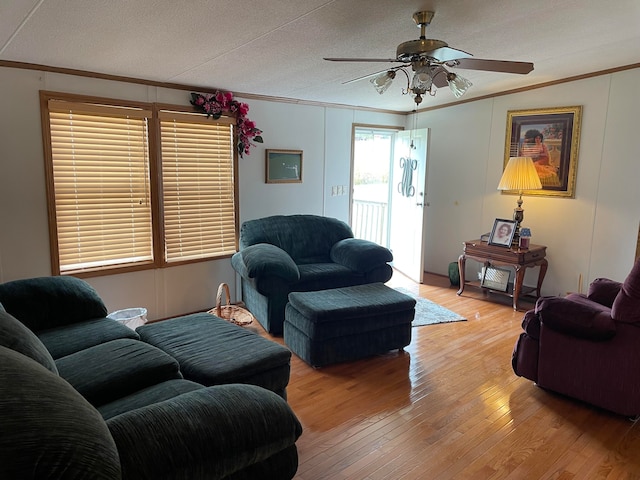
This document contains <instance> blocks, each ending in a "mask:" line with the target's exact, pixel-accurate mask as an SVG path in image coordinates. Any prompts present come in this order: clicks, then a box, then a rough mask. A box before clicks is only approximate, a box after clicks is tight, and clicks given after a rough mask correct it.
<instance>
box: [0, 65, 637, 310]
mask: <svg viewBox="0 0 640 480" xmlns="http://www.w3.org/2000/svg"><path fill="white" fill-rule="evenodd" d="M638 84H640V69H635V70H628V71H625V72H620V73H615V74H611V75H604V76H600V77H594V78H591V79H585V80H580V81H577V82H571V83H566V84H561V85H556V86H552V87H546V88H542V89H537V90H531V91H528V92H523V93H518V94H513V95H507V96H502V97H496V98H493V99H485V100H480V101H476V102H470V103H466V104H462V105H458V106H452V107H447V108H442V109H438V110H434V111H427V112H423V113H421V114H420V115H419V118H418V121H417V127H418V128H424V127H428V128H430V129H431V134H430V139H431V141H430V152H429V171H428V188H427V202H428V204H429V207H428V208H427V211H426V217H427V226H428V228H427V234H426V238H425V242H426V243H425V245H426V250H425V269H426V270H427V271H430V272H435V273H441V274H446V273H447V267H448V264H449V262H451V261H455V260H456V259H457V257H458V256H459V254H460V253H461V248H462V242H463V241H464V240H470V239H473V238H477V237H478V236H479V235H480V234H482V233H484V232H487V231H489V230H490V229H491V226H492V225H493V220H494V219H495V218H496V217H503V218H509V217H510V216H511V215H512V212H513V208H514V207H515V202H516V197H514V196H512V195H502V194H500V193H499V192H498V191H497V190H496V186H497V184H498V180H499V178H500V175H501V172H502V165H503V151H504V140H505V132H506V115H507V111H508V110H519V109H529V108H544V107H555V106H570V105H582V106H583V118H582V136H581V139H580V152H579V158H578V172H577V188H576V198H575V199H566V198H551V197H525V198H524V205H523V207H524V209H525V221H524V224H526V225H527V226H529V227H530V228H531V229H532V231H533V235H534V238H533V239H534V243H542V244H545V245H547V246H548V259H549V262H550V265H549V270H548V273H547V278H546V279H545V282H544V285H543V293H544V294H547V295H552V294H558V293H564V292H566V291H569V290H577V288H578V277H579V275H581V274H582V276H583V278H584V281H583V290H584V289H586V287H587V284H588V281H590V280H593V278H595V277H598V276H607V277H610V278H615V279H619V280H622V279H623V278H624V277H625V276H626V274H627V273H628V271H629V269H630V268H631V264H632V262H633V257H634V253H635V246H636V238H637V233H638V223H639V220H640V189H638V186H637V184H638V180H639V179H640V162H638V158H637V153H636V149H635V148H634V147H635V135H636V131H635V126H636V122H635V116H636V115H637V112H639V111H640V96H638V95H636V94H635V93H634V92H635V90H636V86H637V85H638ZM41 89H42V90H54V91H64V92H73V93H78V94H87V95H96V96H105V97H114V98H122V99H131V100H141V101H158V102H163V103H176V104H185V105H186V104H187V103H188V100H189V92H186V91H181V90H173V89H165V88H156V87H150V86H143V85H136V84H127V83H122V82H112V81H107V80H98V79H91V78H85V77H73V76H68V75H60V74H55V73H43V72H37V71H30V70H20V69H11V68H5V67H3V68H0V111H1V112H2V115H0V225H2V228H1V229H0V281H2V282H5V281H9V280H14V279H18V278H27V277H34V276H42V275H50V274H51V270H50V260H49V237H48V222H47V206H46V194H45V179H44V163H43V153H42V137H41V129H40V108H39V103H38V91H39V90H41ZM439 94H441V95H447V94H448V92H446V91H442V92H439ZM248 103H249V105H250V112H249V117H250V118H251V119H253V120H255V121H256V123H257V125H258V127H259V128H261V129H262V130H264V134H263V136H264V138H265V143H264V144H258V146H257V147H256V148H255V149H253V150H252V153H251V155H249V156H246V157H245V158H244V159H241V160H240V169H239V182H240V221H244V220H248V219H252V218H258V217H262V216H266V215H274V214H292V213H313V214H323V215H328V216H333V217H337V218H340V219H342V220H348V215H349V202H348V199H349V197H348V195H344V196H331V186H332V185H349V182H350V165H351V132H352V125H353V123H358V124H371V125H388V126H399V125H404V126H405V127H406V128H411V127H413V126H414V122H413V117H412V116H409V117H405V116H403V115H391V114H384V113H375V112H369V111H362V110H356V109H345V108H338V107H336V108H329V107H320V106H308V105H298V104H293V103H291V104H289V103H277V102H269V101H258V100H250V101H249V102H248ZM266 148H276V149H294V150H303V152H304V160H303V173H302V177H303V182H302V183H300V184H266V183H265V181H264V178H265V176H264V174H265V171H264V169H265V153H264V151H265V149H266ZM235 281H236V279H235V275H234V272H233V269H232V268H231V266H230V262H229V260H228V259H225V260H219V261H211V262H203V263H198V264H192V265H184V266H180V267H172V268H166V269H158V270H148V271H142V272H135V273H129V274H120V275H114V276H105V277H93V278H90V279H89V282H90V283H91V284H92V285H94V286H95V287H96V289H97V290H98V292H99V293H100V295H101V296H102V297H103V298H104V300H105V303H106V304H107V307H108V309H109V310H117V309H120V308H126V307H133V306H145V307H147V308H148V310H149V318H152V319H154V318H164V317H169V316H175V315H179V314H182V313H186V312H192V311H198V310H203V309H206V308H209V307H211V306H212V304H213V302H214V300H215V291H216V289H217V286H218V284H219V283H220V282H226V283H228V284H229V285H230V286H231V287H232V295H233V294H234V292H233V290H234V286H235ZM525 283H528V284H532V283H534V282H533V281H532V280H531V276H530V275H527V279H526V280H525Z"/></svg>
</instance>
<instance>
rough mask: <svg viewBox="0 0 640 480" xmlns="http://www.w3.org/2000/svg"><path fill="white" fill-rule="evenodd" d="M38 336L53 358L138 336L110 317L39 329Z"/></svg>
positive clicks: (135, 338) (134, 338)
mask: <svg viewBox="0 0 640 480" xmlns="http://www.w3.org/2000/svg"><path fill="white" fill-rule="evenodd" d="M38 338H40V340H41V341H42V343H44V344H45V346H46V347H47V350H49V353H51V356H52V357H53V358H61V357H64V356H66V355H71V354H72V353H75V352H79V351H80V350H85V349H87V348H89V347H93V346H95V345H100V344H101V343H105V342H109V341H111V340H117V339H118V338H130V339H133V340H137V339H138V338H139V337H138V334H137V333H136V332H135V331H133V330H131V329H130V328H129V327H126V326H125V325H123V324H122V323H120V322H116V321H115V320H112V319H110V318H95V319H93V320H87V321H84V322H78V323H72V324H70V325H62V326H60V327H56V328H50V329H47V330H41V331H39V332H38Z"/></svg>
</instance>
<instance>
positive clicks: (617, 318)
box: [512, 259, 640, 417]
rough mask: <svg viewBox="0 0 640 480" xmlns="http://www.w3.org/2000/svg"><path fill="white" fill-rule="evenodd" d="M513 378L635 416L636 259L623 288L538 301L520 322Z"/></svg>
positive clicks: (639, 383) (639, 282)
mask: <svg viewBox="0 0 640 480" xmlns="http://www.w3.org/2000/svg"><path fill="white" fill-rule="evenodd" d="M522 328H523V329H524V333H522V334H521V335H520V337H519V338H518V341H517V342H516V345H515V348H514V350H513V356H512V366H513V371H514V372H515V373H516V375H518V376H521V377H525V378H528V379H530V380H533V381H534V382H536V384H537V385H538V386H540V387H542V388H545V389H548V390H552V391H554V392H558V393H560V394H563V395H567V396H569V397H573V398H576V399H578V400H581V401H584V402H587V403H590V404H592V405H595V406H597V407H600V408H604V409H606V410H610V411H612V412H615V413H618V414H621V415H626V416H632V417H635V416H637V415H640V259H639V260H638V261H636V263H635V265H634V267H633V269H632V270H631V272H630V273H629V275H628V276H627V278H626V279H625V281H624V283H620V282H616V281H613V280H609V279H606V278H598V279H596V280H594V281H593V282H592V283H591V284H590V285H589V291H588V294H587V295H580V294H576V293H572V294H569V295H567V296H566V297H564V298H562V297H541V298H539V299H538V301H537V302H536V306H535V308H534V309H533V310H530V311H528V312H527V313H526V314H525V316H524V319H523V321H522Z"/></svg>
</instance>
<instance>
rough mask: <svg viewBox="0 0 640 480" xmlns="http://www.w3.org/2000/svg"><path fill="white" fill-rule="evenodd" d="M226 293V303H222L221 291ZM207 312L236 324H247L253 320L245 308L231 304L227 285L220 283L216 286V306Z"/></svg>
mask: <svg viewBox="0 0 640 480" xmlns="http://www.w3.org/2000/svg"><path fill="white" fill-rule="evenodd" d="M223 292H224V293H225V295H226V305H222V293H223ZM207 313H211V314H213V315H215V316H216V317H220V318H222V319H224V320H227V321H228V322H231V323H235V324H236V325H241V326H242V325H249V324H250V323H251V322H253V315H251V312H250V311H249V310H247V309H246V308H242V307H240V306H238V305H231V295H229V285H227V284H226V283H221V284H220V286H219V287H218V294H217V295H216V306H215V307H214V308H212V309H211V310H209V311H208V312H207Z"/></svg>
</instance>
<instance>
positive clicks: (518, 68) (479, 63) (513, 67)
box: [449, 58, 533, 75]
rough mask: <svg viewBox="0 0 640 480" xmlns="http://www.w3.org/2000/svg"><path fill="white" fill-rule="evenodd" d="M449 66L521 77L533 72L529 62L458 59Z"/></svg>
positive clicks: (531, 64)
mask: <svg viewBox="0 0 640 480" xmlns="http://www.w3.org/2000/svg"><path fill="white" fill-rule="evenodd" d="M449 66H451V67H458V68H468V69H470V70H486V71H488V72H504V73H519V74H521V75H526V74H527V73H529V72H530V71H531V70H533V63H530V62H510V61H506V60H483V59H481V58H460V59H456V60H455V61H454V62H452V63H451V65H449Z"/></svg>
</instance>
